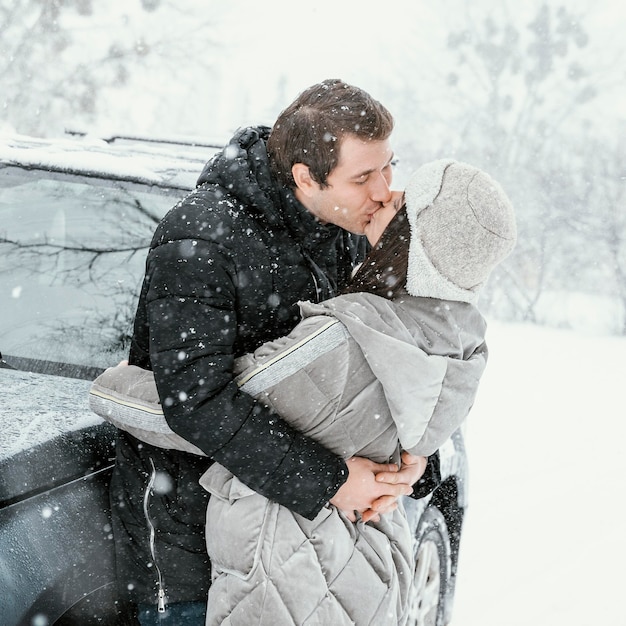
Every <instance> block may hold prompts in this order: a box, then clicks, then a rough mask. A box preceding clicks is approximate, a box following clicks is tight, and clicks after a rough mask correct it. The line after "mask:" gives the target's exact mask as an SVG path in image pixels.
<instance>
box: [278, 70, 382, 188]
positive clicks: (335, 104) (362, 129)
mask: <svg viewBox="0 0 626 626" xmlns="http://www.w3.org/2000/svg"><path fill="white" fill-rule="evenodd" d="M393 124H394V121H393V117H392V115H391V113H390V112H389V111H388V110H387V109H386V108H385V107H384V106H383V105H382V104H381V103H380V102H378V101H377V100H374V98H372V96H370V95H369V94H368V93H367V92H365V91H363V90H362V89H360V88H359V87H354V86H353V85H348V84H346V83H344V82H343V81H342V80H339V79H328V80H325V81H323V82H321V83H319V84H317V85H313V86H312V87H309V88H308V89H307V90H306V91H303V92H302V93H301V94H300V95H299V96H298V97H297V98H296V100H295V101H294V102H293V103H292V104H290V105H289V106H288V107H287V108H286V109H285V110H284V111H283V112H282V113H281V114H280V115H279V116H278V119H277V120H276V123H275V124H274V126H273V128H272V131H271V133H270V136H269V139H268V141H267V152H268V155H269V159H270V166H271V168H272V172H273V173H274V176H276V178H277V179H278V181H279V182H280V183H281V184H283V185H285V186H286V187H289V188H290V189H293V188H294V187H295V186H296V184H295V181H294V179H293V175H292V173H291V168H292V167H293V166H294V165H295V164H296V163H304V164H305V165H306V166H308V168H309V170H310V172H311V177H312V178H313V180H314V181H315V182H316V183H317V184H318V185H321V186H322V187H326V186H327V178H328V175H329V174H330V173H331V172H332V171H333V169H334V168H335V167H336V166H337V162H338V160H339V150H340V147H341V142H342V140H343V138H344V137H345V136H346V135H352V136H355V137H358V138H359V139H362V140H365V141H367V140H374V141H384V140H385V139H388V138H389V136H390V135H391V132H392V131H393Z"/></svg>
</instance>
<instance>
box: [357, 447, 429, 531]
mask: <svg viewBox="0 0 626 626" xmlns="http://www.w3.org/2000/svg"><path fill="white" fill-rule="evenodd" d="M427 464H428V457H425V456H414V455H412V454H409V453H408V452H403V453H402V467H401V468H400V469H399V470H398V471H381V472H379V473H378V474H376V481H377V482H380V483H386V484H391V485H398V484H401V485H408V486H409V487H410V489H409V491H408V493H403V494H400V495H410V494H411V493H413V485H414V484H415V483H416V482H417V481H418V480H419V479H420V478H421V477H422V476H423V475H424V472H425V471H426V465H427ZM397 500H398V497H393V496H390V495H384V496H381V497H380V498H377V499H376V500H375V501H374V502H372V506H371V507H370V508H369V509H368V510H366V511H363V513H362V514H361V518H362V519H363V521H364V522H369V521H374V522H377V521H378V520H379V519H380V516H381V515H384V514H385V513H389V512H390V511H393V510H395V509H396V508H397V507H398V502H397Z"/></svg>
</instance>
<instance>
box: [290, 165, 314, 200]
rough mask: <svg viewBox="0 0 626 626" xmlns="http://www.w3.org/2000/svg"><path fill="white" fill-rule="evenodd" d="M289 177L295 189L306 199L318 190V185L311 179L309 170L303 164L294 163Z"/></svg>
mask: <svg viewBox="0 0 626 626" xmlns="http://www.w3.org/2000/svg"><path fill="white" fill-rule="evenodd" d="M291 175H292V176H293V179H294V181H295V183H296V187H297V188H298V189H299V190H300V191H301V192H302V193H303V194H304V195H305V196H306V197H307V198H309V197H311V196H312V195H313V193H314V192H315V191H317V190H318V189H319V185H318V184H317V183H316V182H315V181H314V180H313V178H312V177H311V170H310V169H309V166H308V165H305V164H304V163H295V164H294V165H293V166H292V168H291Z"/></svg>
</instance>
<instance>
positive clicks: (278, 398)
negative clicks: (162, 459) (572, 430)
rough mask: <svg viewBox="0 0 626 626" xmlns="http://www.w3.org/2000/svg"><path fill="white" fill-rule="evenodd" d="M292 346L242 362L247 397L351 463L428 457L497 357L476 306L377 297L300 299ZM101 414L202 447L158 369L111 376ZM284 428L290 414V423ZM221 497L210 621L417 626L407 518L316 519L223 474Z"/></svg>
mask: <svg viewBox="0 0 626 626" xmlns="http://www.w3.org/2000/svg"><path fill="white" fill-rule="evenodd" d="M300 308H301V312H302V316H303V320H302V321H301V322H300V324H298V326H297V327H296V328H295V329H294V330H293V331H292V332H291V333H290V334H289V335H287V336H285V337H283V338H281V339H278V340H276V341H272V342H267V343H265V344H264V345H263V346H261V347H260V348H259V349H257V350H256V351H255V352H254V353H253V354H248V355H245V356H244V357H241V358H239V359H237V361H236V365H235V371H236V372H237V373H238V377H237V383H238V384H239V385H240V387H241V389H242V390H243V391H245V392H247V393H248V394H250V395H252V396H254V397H256V398H257V399H258V400H259V401H261V402H262V403H263V404H265V405H267V406H269V407H271V408H273V409H274V410H275V411H276V412H277V413H278V414H280V415H281V417H282V419H284V420H285V421H287V422H288V423H289V425H290V426H292V427H295V428H296V429H298V430H299V431H301V432H302V433H304V434H306V435H308V436H309V437H311V438H313V439H315V440H316V441H318V442H319V443H322V444H323V445H324V446H326V447H327V448H328V449H329V450H332V451H333V452H335V453H336V454H337V455H340V456H341V457H343V458H346V459H347V458H349V457H351V456H365V457H368V458H371V459H372V460H375V461H378V462H387V461H389V460H394V461H396V460H397V455H398V452H399V449H400V448H403V449H405V450H408V451H410V452H411V453H413V454H416V455H423V456H428V455H431V454H432V453H433V452H434V451H436V450H437V449H438V448H439V447H440V446H441V445H442V444H443V443H444V442H445V441H446V439H447V438H448V437H449V436H450V435H451V433H452V432H453V431H454V430H456V429H457V428H458V427H459V425H460V424H461V422H462V421H463V420H464V418H465V417H466V416H467V414H468V412H469V410H470V408H471V406H472V404H473V402H474V398H475V395H476V391H477V387H478V382H479V380H480V377H481V375H482V372H483V370H484V367H485V364H486V360H487V348H486V344H485V341H484V333H485V326H486V325H485V322H484V320H483V318H482V316H481V315H480V313H479V312H478V310H477V309H476V308H475V307H474V306H473V305H471V304H468V303H461V302H450V301H442V300H437V299H431V298H417V297H413V296H409V295H406V294H405V295H404V296H402V297H399V298H397V299H396V300H394V301H389V300H386V299H383V298H380V297H378V296H374V295H370V294H362V293H359V294H350V295H344V296H340V297H337V298H334V299H331V300H328V301H326V302H323V303H321V304H313V303H310V302H303V303H300ZM90 404H91V407H92V408H93V409H94V410H95V411H96V412H97V413H99V414H100V415H102V416H103V417H104V418H105V419H108V420H109V421H112V422H113V423H115V424H116V425H117V426H118V427H120V428H122V429H124V430H127V431H128V432H131V433H132V434H133V435H134V436H136V437H138V438H140V439H142V440H145V441H149V442H150V443H152V444H153V445H156V446H160V447H163V448H178V449H183V450H186V451H187V452H191V453H196V454H201V451H200V450H198V449H197V448H194V447H193V446H191V444H190V443H189V442H187V441H185V440H184V439H182V438H180V437H179V436H178V435H176V434H174V433H173V432H172V431H171V429H169V427H168V425H167V422H165V420H164V419H163V415H162V412H160V408H159V406H158V394H157V392H156V387H155V385H154V378H153V375H152V373H151V372H145V371H142V370H140V369H139V368H134V367H132V366H131V367H119V366H118V367H116V368H111V369H110V370H107V372H105V373H104V374H103V375H102V376H101V377H99V379H97V380H96V381H95V382H94V385H93V386H92V390H91V393H90ZM277 419H280V418H277ZM201 484H202V485H203V486H204V487H205V489H206V490H207V491H209V492H210V493H211V494H212V496H213V497H211V498H210V499H209V505H208V509H207V533H206V536H207V547H208V552H209V555H210V557H211V562H212V567H213V570H212V578H213V583H212V586H211V589H210V592H209V602H208V615H207V624H209V625H216V624H228V625H229V626H238V625H241V626H243V625H246V626H247V625H248V624H252V623H254V624H259V625H261V624H267V625H268V626H269V625H270V624H271V625H272V626H274V625H279V626H281V625H285V626H287V625H293V624H320V625H322V624H323V625H326V624H333V626H335V625H337V626H341V625H343V624H358V625H361V624H372V625H374V624H376V625H378V624H403V623H405V621H406V619H407V615H406V610H407V603H408V596H409V593H410V584H411V578H412V570H413V562H412V561H413V555H412V538H411V535H410V532H409V528H408V525H407V520H406V518H405V516H404V512H403V510H402V509H401V508H400V509H398V510H397V511H395V512H394V513H392V514H388V515H385V516H383V517H382V519H381V521H380V522H377V523H372V522H370V523H367V524H364V523H363V522H362V521H358V522H357V523H356V524H354V523H352V522H350V521H349V520H347V519H346V518H345V517H344V515H343V514H342V513H341V512H340V511H338V510H337V509H335V508H334V507H332V506H326V507H325V508H323V509H322V511H321V512H320V513H318V515H317V516H316V517H315V518H314V519H312V520H309V519H306V518H304V517H302V516H301V515H298V514H297V513H294V512H292V511H290V510H289V509H287V508H286V507H284V506H281V505H279V504H277V503H276V502H273V501H270V500H268V499H267V498H265V497H263V496H262V495H259V494H258V493H256V492H255V491H253V490H252V489H250V488H249V487H248V486H246V485H245V484H244V483H243V482H241V481H240V480H239V479H238V478H236V477H235V476H234V475H233V474H232V473H230V472H229V471H228V470H226V469H225V468H224V467H223V466H222V465H219V464H214V465H212V466H211V468H210V469H209V470H208V471H207V472H206V473H205V474H204V475H203V477H202V478H201Z"/></svg>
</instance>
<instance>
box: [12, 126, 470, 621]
mask: <svg viewBox="0 0 626 626" xmlns="http://www.w3.org/2000/svg"><path fill="white" fill-rule="evenodd" d="M217 147H218V144H217V143H215V142H196V143H192V142H183V141H181V140H180V139H179V138H176V139H173V140H166V139H164V138H162V139H160V140H159V141H158V142H155V141H150V142H148V141H145V140H141V139H140V138H123V137H109V138H107V139H90V138H88V137H82V136H78V137H73V138H64V139H56V140H39V139H33V138H26V137H21V136H9V137H3V138H0V294H1V296H2V297H1V300H0V320H1V322H2V323H1V325H0V352H1V354H2V356H1V357H0V425H1V428H2V431H3V437H2V438H0V616H1V618H0V619H1V621H2V624H4V625H5V626H17V625H20V626H21V625H24V626H26V625H28V626H48V625H52V624H57V625H62V624H72V625H86V626H88V625H90V624H100V625H102V624H105V625H106V624H112V623H114V622H115V619H116V614H117V606H116V602H115V573H114V567H113V541H112V536H111V523H110V513H109V503H108V483H109V479H110V476H111V469H112V464H113V458H114V449H113V441H114V437H115V432H114V429H113V427H111V426H110V425H109V424H106V423H104V422H102V421H101V420H100V418H98V417H97V416H96V415H95V414H94V413H92V412H91V411H90V410H89V408H88V390H89V386H90V383H91V381H92V380H93V379H94V378H95V377H96V376H97V375H98V374H99V373H100V372H102V371H103V369H104V368H106V367H109V366H110V365H113V364H115V363H117V362H119V361H120V360H121V359H123V358H126V356H127V353H128V346H129V340H130V332H131V329H132V318H133V315H134V312H135V306H136V302H137V297H138V293H139V288H140V284H141V280H142V277H143V270H144V263H145V256H146V251H147V246H148V244H149V241H150V239H151V237H152V233H153V231H154V228H155V227H156V224H157V223H158V221H159V220H160V218H161V217H162V216H163V215H164V214H165V213H166V212H167V211H168V210H169V209H170V208H171V207H172V206H173V205H174V204H175V203H176V202H177V201H178V200H179V199H180V198H182V197H183V196H184V195H185V194H186V193H187V192H188V191H190V190H191V189H193V187H194V186H195V181H196V179H197V177H198V174H199V173H200V171H201V170H202V167H203V165H204V163H205V162H206V160H207V159H208V158H209V157H210V156H211V154H212V153H213V152H214V151H215V150H216V149H217ZM440 467H441V477H442V479H443V480H442V483H441V485H440V486H439V487H438V488H437V489H436V490H435V491H434V493H433V494H432V495H430V496H428V497H426V498H423V499H420V500H415V499H412V498H406V499H405V500H406V508H407V512H408V515H409V517H410V519H411V523H412V524H413V527H414V528H415V529H416V530H415V532H416V548H415V550H416V554H417V557H418V558H417V562H416V576H415V581H416V593H415V596H414V597H415V602H414V604H413V612H412V622H411V623H413V624H416V625H419V626H422V625H433V626H440V625H443V624H447V623H449V621H450V618H451V610H452V600H453V596H454V582H455V575H456V566H457V560H458V550H459V541H460V534H461V526H462V520H463V515H464V511H465V507H466V500H467V492H466V456H465V449H464V445H463V437H462V433H461V432H460V431H459V432H457V433H455V434H454V435H453V437H452V438H451V439H450V440H449V441H448V442H447V443H446V445H444V446H443V448H442V449H441V450H440Z"/></svg>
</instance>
